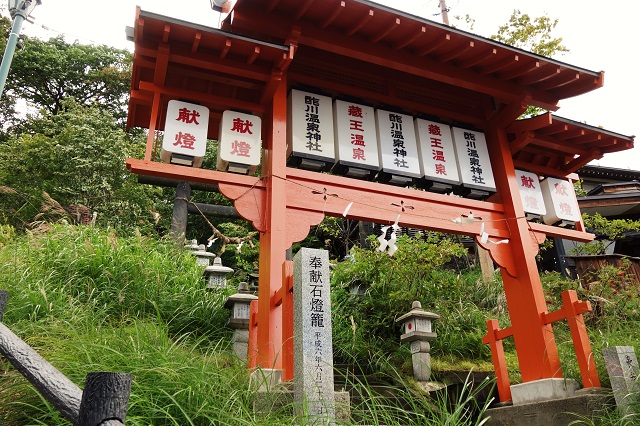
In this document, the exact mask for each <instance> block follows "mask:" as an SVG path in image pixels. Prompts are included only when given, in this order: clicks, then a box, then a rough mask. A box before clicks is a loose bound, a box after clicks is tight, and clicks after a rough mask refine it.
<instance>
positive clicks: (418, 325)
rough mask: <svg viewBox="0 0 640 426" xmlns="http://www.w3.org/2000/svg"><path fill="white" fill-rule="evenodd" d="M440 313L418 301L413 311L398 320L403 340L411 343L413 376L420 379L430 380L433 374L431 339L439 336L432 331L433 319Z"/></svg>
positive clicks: (414, 303) (401, 339)
mask: <svg viewBox="0 0 640 426" xmlns="http://www.w3.org/2000/svg"><path fill="white" fill-rule="evenodd" d="M438 318H440V316H439V315H436V314H433V313H431V312H427V311H425V310H424V309H422V305H421V304H420V302H418V301H414V302H413V303H412V304H411V311H409V312H408V313H406V314H404V315H402V316H401V317H400V318H398V319H397V320H396V322H400V323H401V324H402V329H403V333H402V336H400V341H401V342H409V343H411V358H412V361H413V376H414V377H415V379H416V380H418V381H428V380H429V377H430V376H431V354H430V351H431V346H430V345H429V341H430V340H433V339H435V338H436V337H437V334H436V333H434V332H432V331H431V323H432V321H433V320H436V319H438Z"/></svg>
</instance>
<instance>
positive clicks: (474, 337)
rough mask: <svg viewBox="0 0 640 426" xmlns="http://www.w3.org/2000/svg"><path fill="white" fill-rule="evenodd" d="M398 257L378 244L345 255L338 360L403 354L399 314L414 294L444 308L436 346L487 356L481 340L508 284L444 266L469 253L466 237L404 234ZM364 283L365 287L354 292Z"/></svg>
mask: <svg viewBox="0 0 640 426" xmlns="http://www.w3.org/2000/svg"><path fill="white" fill-rule="evenodd" d="M397 245H398V247H399V250H398V251H397V252H396V253H395V256H394V257H389V256H388V255H387V254H386V253H381V252H378V251H375V250H368V249H360V248H354V249H352V255H351V257H350V259H348V260H346V261H344V262H341V263H338V264H337V265H336V266H335V268H334V270H333V273H332V303H333V308H332V309H333V315H334V322H333V327H334V352H335V354H334V356H335V358H336V362H354V363H357V364H366V363H367V362H369V361H368V360H370V359H372V354H373V353H377V352H378V351H382V353H384V354H387V355H388V356H389V357H391V358H394V357H397V358H398V359H397V360H396V365H399V364H402V362H403V361H402V358H403V357H404V358H406V357H407V356H408V353H404V351H401V350H400V349H399V346H400V334H401V333H400V325H398V324H396V322H395V320H396V318H398V317H400V316H401V315H403V314H405V313H407V312H408V311H409V310H410V309H411V304H412V302H413V301H414V300H418V301H420V302H421V303H422V306H423V308H424V309H425V310H427V311H431V312H434V313H436V314H439V315H440V317H441V318H440V319H439V320H437V321H436V322H435V331H436V332H437V333H438V338H437V339H436V340H434V341H433V342H432V353H435V354H451V353H453V354H459V355H461V356H476V357H481V358H482V357H487V356H488V355H489V350H488V348H486V347H485V345H484V344H483V343H482V335H483V334H484V333H485V329H486V326H485V321H486V318H485V313H484V312H482V311H481V310H480V309H481V307H483V308H486V309H494V308H497V307H498V305H499V304H500V296H499V295H500V294H501V292H502V290H501V288H500V285H499V283H492V284H489V285H484V284H482V281H481V279H480V274H479V273H478V272H475V271H474V272H466V273H464V274H459V273H457V272H455V271H452V270H446V269H443V265H446V264H447V263H448V262H450V261H451V260H452V259H454V258H459V257H461V256H463V255H465V254H466V250H465V249H464V248H463V247H462V245H460V244H459V243H456V242H453V241H452V240H451V239H449V238H445V237H442V236H441V235H435V236H428V237H426V238H419V239H415V238H409V237H401V238H399V239H398V244H397ZM355 287H358V288H359V289H360V290H361V291H362V290H364V295H363V296H359V295H356V294H352V290H353V289H354V288H355Z"/></svg>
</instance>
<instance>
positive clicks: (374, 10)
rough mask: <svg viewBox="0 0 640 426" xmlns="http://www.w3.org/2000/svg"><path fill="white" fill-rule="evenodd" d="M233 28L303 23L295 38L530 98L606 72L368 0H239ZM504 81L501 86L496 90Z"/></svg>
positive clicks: (590, 85) (579, 87) (569, 93)
mask: <svg viewBox="0 0 640 426" xmlns="http://www.w3.org/2000/svg"><path fill="white" fill-rule="evenodd" d="M224 25H225V28H229V29H233V31H234V32H239V33H246V34H253V35H255V36H259V37H261V38H267V37H271V39H272V40H285V39H286V37H287V34H288V32H289V31H290V28H291V26H298V27H300V29H301V34H300V39H299V45H300V46H305V45H308V46H311V47H313V48H316V49H321V50H326V51H330V52H333V53H336V54H338V55H342V56H344V57H349V58H356V59H360V60H362V61H363V62H371V63H372V64H375V65H380V66H386V67H389V68H390V69H394V70H396V71H401V72H408V73H411V74H415V75H419V76H421V77H426V78H429V79H432V80H436V81H440V82H443V83H447V84H452V82H453V81H455V85H457V86H459V87H463V88H467V89H471V90H478V91H481V92H484V93H487V94H489V95H491V96H493V97H495V98H497V99H498V100H499V101H506V102H509V101H511V100H512V99H507V97H509V96H510V95H511V96H512V97H513V98H514V99H515V97H517V96H523V95H526V96H529V97H530V99H529V103H530V104H531V105H536V106H541V107H543V108H546V109H550V110H555V109H557V102H558V101H559V100H561V99H566V98H569V97H573V96H578V95H581V94H584V93H587V92H589V91H591V90H594V89H597V88H599V87H601V86H602V84H603V78H604V73H603V72H595V71H589V70H586V69H583V68H579V67H575V66H572V65H569V64H566V63H564V62H560V61H556V60H553V59H549V58H546V57H543V56H540V55H536V54H533V53H531V52H527V51H525V50H522V49H518V48H514V47H511V46H508V45H506V44H503V43H499V42H496V41H494V40H491V39H488V38H484V37H480V36H477V35H475V34H471V33H468V32H465V31H462V30H458V29H455V28H452V27H449V26H446V25H443V24H439V23H436V22H433V21H430V20H428V19H424V18H420V17H417V16H413V15H410V14H407V13H404V12H401V11H398V10H394V9H391V8H388V7H384V6H381V5H379V4H376V3H372V2H369V1H366V0H304V1H302V0H238V2H237V4H236V5H235V8H234V12H233V19H231V18H229V19H228V20H227V21H225V23H224ZM501 89H502V90H501Z"/></svg>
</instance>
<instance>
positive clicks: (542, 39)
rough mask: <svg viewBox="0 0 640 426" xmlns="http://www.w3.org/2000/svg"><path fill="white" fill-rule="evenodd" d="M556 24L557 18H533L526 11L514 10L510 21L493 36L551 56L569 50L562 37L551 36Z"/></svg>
mask: <svg viewBox="0 0 640 426" xmlns="http://www.w3.org/2000/svg"><path fill="white" fill-rule="evenodd" d="M556 25H558V20H557V19H554V20H552V19H551V18H549V17H548V16H538V17H537V18H534V19H533V20H532V19H531V18H530V17H529V15H527V14H526V13H525V14H523V13H522V12H520V11H519V10H514V11H513V13H512V14H511V18H509V22H508V23H506V24H504V25H502V26H501V27H500V28H498V33H497V34H495V35H493V36H491V38H492V39H493V40H497V41H500V42H502V43H506V44H509V45H511V46H514V47H517V48H520V49H524V50H528V51H530V52H533V53H535V54H538V55H542V56H547V57H549V58H551V57H553V56H554V55H556V54H558V53H566V52H569V49H567V48H566V47H565V46H564V45H562V37H555V38H554V37H552V36H551V32H552V31H553V29H554V28H555V27H556Z"/></svg>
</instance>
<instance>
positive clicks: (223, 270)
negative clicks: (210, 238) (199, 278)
mask: <svg viewBox="0 0 640 426" xmlns="http://www.w3.org/2000/svg"><path fill="white" fill-rule="evenodd" d="M209 254H211V255H213V256H215V254H213V253H209ZM229 272H233V269H232V268H229V267H228V266H223V265H222V259H220V258H219V257H216V258H215V259H213V265H211V266H207V267H206V268H204V273H205V274H218V275H225V274H227V273H229Z"/></svg>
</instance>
